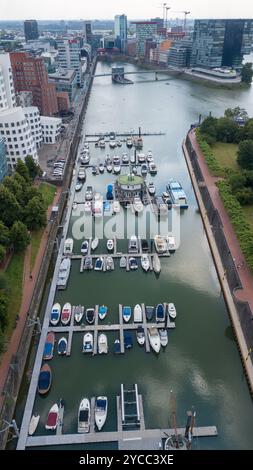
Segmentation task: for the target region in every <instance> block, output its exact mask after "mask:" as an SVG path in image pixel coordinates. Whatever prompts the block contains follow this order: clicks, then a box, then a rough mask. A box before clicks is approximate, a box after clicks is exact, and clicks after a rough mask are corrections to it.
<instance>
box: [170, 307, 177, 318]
mask: <svg viewBox="0 0 253 470" xmlns="http://www.w3.org/2000/svg"><path fill="white" fill-rule="evenodd" d="M168 313H169V316H170V318H173V320H174V318H176V316H177V311H176V307H175V305H174V304H173V303H169V304H168Z"/></svg>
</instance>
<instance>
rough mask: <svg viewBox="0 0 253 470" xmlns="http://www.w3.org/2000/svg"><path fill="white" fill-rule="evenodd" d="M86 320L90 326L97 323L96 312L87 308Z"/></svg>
mask: <svg viewBox="0 0 253 470" xmlns="http://www.w3.org/2000/svg"><path fill="white" fill-rule="evenodd" d="M85 318H86V321H87V323H89V324H90V325H91V324H92V323H94V321H95V310H94V308H87V309H86V312H85Z"/></svg>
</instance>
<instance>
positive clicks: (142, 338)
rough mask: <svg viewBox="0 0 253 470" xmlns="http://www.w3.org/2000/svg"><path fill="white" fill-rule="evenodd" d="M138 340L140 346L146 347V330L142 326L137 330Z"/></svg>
mask: <svg viewBox="0 0 253 470" xmlns="http://www.w3.org/2000/svg"><path fill="white" fill-rule="evenodd" d="M136 339H137V342H138V344H140V346H143V345H144V343H145V332H144V328H143V327H142V326H138V328H137V331H136Z"/></svg>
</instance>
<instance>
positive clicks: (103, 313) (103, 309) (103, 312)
mask: <svg viewBox="0 0 253 470" xmlns="http://www.w3.org/2000/svg"><path fill="white" fill-rule="evenodd" d="M107 311H108V309H107V307H106V306H105V305H100V307H99V308H98V316H99V318H100V320H103V319H104V318H105V317H106V315H107Z"/></svg>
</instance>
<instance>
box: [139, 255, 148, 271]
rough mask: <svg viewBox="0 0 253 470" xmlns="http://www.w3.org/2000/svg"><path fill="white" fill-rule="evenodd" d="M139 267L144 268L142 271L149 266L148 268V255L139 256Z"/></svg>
mask: <svg viewBox="0 0 253 470" xmlns="http://www.w3.org/2000/svg"><path fill="white" fill-rule="evenodd" d="M141 267H142V269H144V271H146V272H147V271H148V270H149V268H150V264H149V257H148V255H142V257H141Z"/></svg>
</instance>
